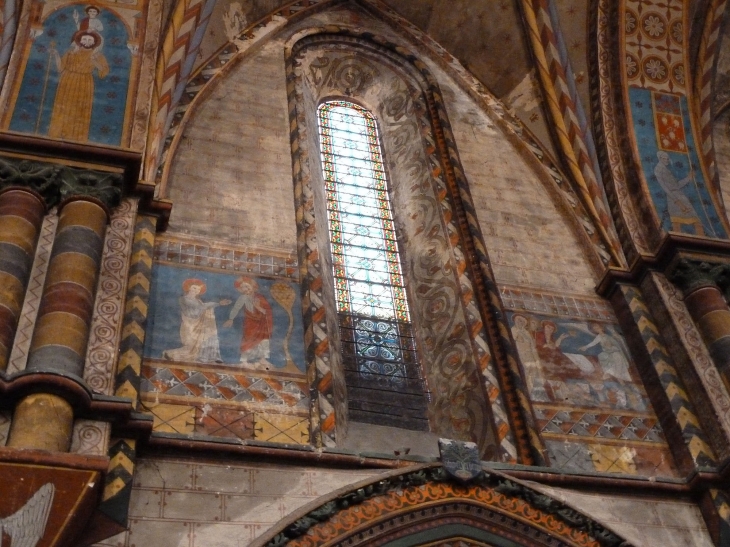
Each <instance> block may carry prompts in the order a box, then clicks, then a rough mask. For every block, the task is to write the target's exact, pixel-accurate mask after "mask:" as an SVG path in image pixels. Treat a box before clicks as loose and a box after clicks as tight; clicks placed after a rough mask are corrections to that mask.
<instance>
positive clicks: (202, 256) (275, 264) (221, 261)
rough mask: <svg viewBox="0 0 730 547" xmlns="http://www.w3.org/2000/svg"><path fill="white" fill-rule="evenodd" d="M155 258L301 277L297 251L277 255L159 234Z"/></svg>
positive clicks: (202, 265)
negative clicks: (295, 252)
mask: <svg viewBox="0 0 730 547" xmlns="http://www.w3.org/2000/svg"><path fill="white" fill-rule="evenodd" d="M154 260H155V262H169V263H173V264H189V265H195V266H201V267H204V268H214V269H221V270H226V271H233V272H246V273H247V274H251V275H275V276H277V277H286V278H289V279H297V278H298V273H299V269H298V267H297V258H296V255H293V256H292V255H274V254H270V253H266V252H263V253H262V252H259V251H257V250H254V249H250V248H248V249H241V250H237V249H231V248H227V247H226V248H223V247H218V246H215V245H210V244H206V243H202V242H200V241H198V242H185V241H179V240H177V239H175V240H172V239H166V238H164V237H158V238H157V240H156V242H155V255H154Z"/></svg>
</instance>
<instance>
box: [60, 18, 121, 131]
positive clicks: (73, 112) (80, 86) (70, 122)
mask: <svg viewBox="0 0 730 547" xmlns="http://www.w3.org/2000/svg"><path fill="white" fill-rule="evenodd" d="M101 42H102V39H101V35H100V34H99V33H98V32H96V31H94V30H78V31H76V32H75V33H74V35H73V39H72V46H71V48H70V49H69V50H68V51H67V52H66V53H65V54H64V56H63V57H61V56H60V55H59V53H58V51H56V50H55V49H53V50H52V52H51V54H52V56H53V58H54V60H55V64H56V68H57V69H58V71H59V72H60V77H59V80H58V89H57V90H56V98H55V100H54V101H53V112H52V113H51V125H50V127H49V129H48V136H49V137H55V138H59V139H69V140H74V141H87V140H88V137H89V125H90V124H91V109H92V106H93V102H94V72H95V71H96V73H97V75H98V77H99V78H104V77H105V76H106V75H107V73H108V72H109V65H108V64H107V62H106V59H105V58H104V55H102V54H101V52H100V51H99V47H100V46H101Z"/></svg>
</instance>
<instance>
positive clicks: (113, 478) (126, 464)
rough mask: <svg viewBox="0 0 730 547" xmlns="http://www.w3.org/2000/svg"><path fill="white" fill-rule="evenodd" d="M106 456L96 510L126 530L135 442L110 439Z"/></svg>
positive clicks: (135, 449) (135, 450)
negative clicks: (106, 465) (105, 467)
mask: <svg viewBox="0 0 730 547" xmlns="http://www.w3.org/2000/svg"><path fill="white" fill-rule="evenodd" d="M108 456H109V467H108V469H107V472H106V475H105V477H104V491H103V492H102V494H101V503H100V504H99V508H98V510H99V511H101V512H102V513H103V514H104V515H106V516H107V517H109V518H110V519H112V520H113V521H114V522H116V523H117V524H119V525H121V526H122V527H125V528H126V526H127V516H128V514H129V500H130V498H131V496H132V479H133V476H134V466H135V462H136V457H137V441H135V440H134V439H112V440H111V442H110V443H109V451H108Z"/></svg>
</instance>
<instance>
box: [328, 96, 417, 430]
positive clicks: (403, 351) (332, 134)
mask: <svg viewBox="0 0 730 547" xmlns="http://www.w3.org/2000/svg"><path fill="white" fill-rule="evenodd" d="M318 121H319V135H320V146H321V159H322V170H323V175H324V177H323V178H324V184H325V190H326V200H327V216H328V221H329V234H330V245H331V253H332V262H333V274H334V284H335V298H336V301H337V310H338V316H339V325H340V338H341V343H342V356H343V365H344V369H345V381H346V385H347V390H348V407H349V413H350V419H352V420H354V421H361V422H367V423H375V424H381V425H397V426H399V427H407V428H409V429H428V423H427V421H426V419H425V410H426V399H425V396H424V390H423V380H422V378H421V371H420V366H419V364H418V357H417V353H416V348H415V343H414V339H413V330H412V328H411V320H410V315H409V311H408V302H407V298H406V290H405V286H404V282H403V273H402V267H401V259H400V254H399V252H398V240H397V235H396V231H395V226H394V222H393V214H392V211H391V205H390V199H389V195H388V181H387V176H386V172H385V169H384V165H383V158H382V151H381V146H380V141H379V138H378V131H377V124H376V122H375V119H374V118H373V116H372V114H371V113H370V112H369V111H368V110H366V109H364V108H362V107H361V106H359V105H357V104H355V103H351V102H347V101H339V100H338V101H328V102H325V103H323V104H322V105H321V106H320V107H319V109H318Z"/></svg>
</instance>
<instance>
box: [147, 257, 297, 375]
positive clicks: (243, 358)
mask: <svg viewBox="0 0 730 547" xmlns="http://www.w3.org/2000/svg"><path fill="white" fill-rule="evenodd" d="M251 282H253V284H252V283H251ZM193 285H204V292H202V293H201V294H195V292H196V290H193V291H192V292H191V287H192V286H193ZM244 285H246V286H247V287H244ZM254 285H255V287H254ZM251 287H253V289H252V290H251V289H250V288H251ZM244 290H249V291H250V298H249V300H248V307H247V306H246V303H244V302H243V301H242V300H241V297H242V295H244V292H242V291H244ZM237 303H240V305H238V306H237ZM236 308H238V310H236ZM247 309H248V311H247ZM232 315H233V319H232V320H231V316H232ZM269 325H270V327H271V328H270V329H269ZM303 332H304V331H303V325H302V311H301V300H300V294H299V285H298V284H296V283H292V282H290V281H288V280H283V279H268V278H263V277H252V276H241V275H240V274H229V273H217V272H211V271H209V270H199V269H194V268H178V267H173V266H167V265H163V264H155V267H154V269H153V273H152V293H151V298H150V313H149V325H148V329H147V336H146V341H145V357H149V358H153V359H164V360H166V361H171V362H174V361H178V362H188V363H211V364H212V363H218V364H223V365H231V366H237V367H241V368H243V369H246V370H269V371H272V370H273V371H275V370H277V369H279V370H284V369H286V371H287V372H295V373H296V372H297V371H300V372H304V370H305V368H306V365H305V359H304V335H303ZM287 351H288V354H289V355H287Z"/></svg>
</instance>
